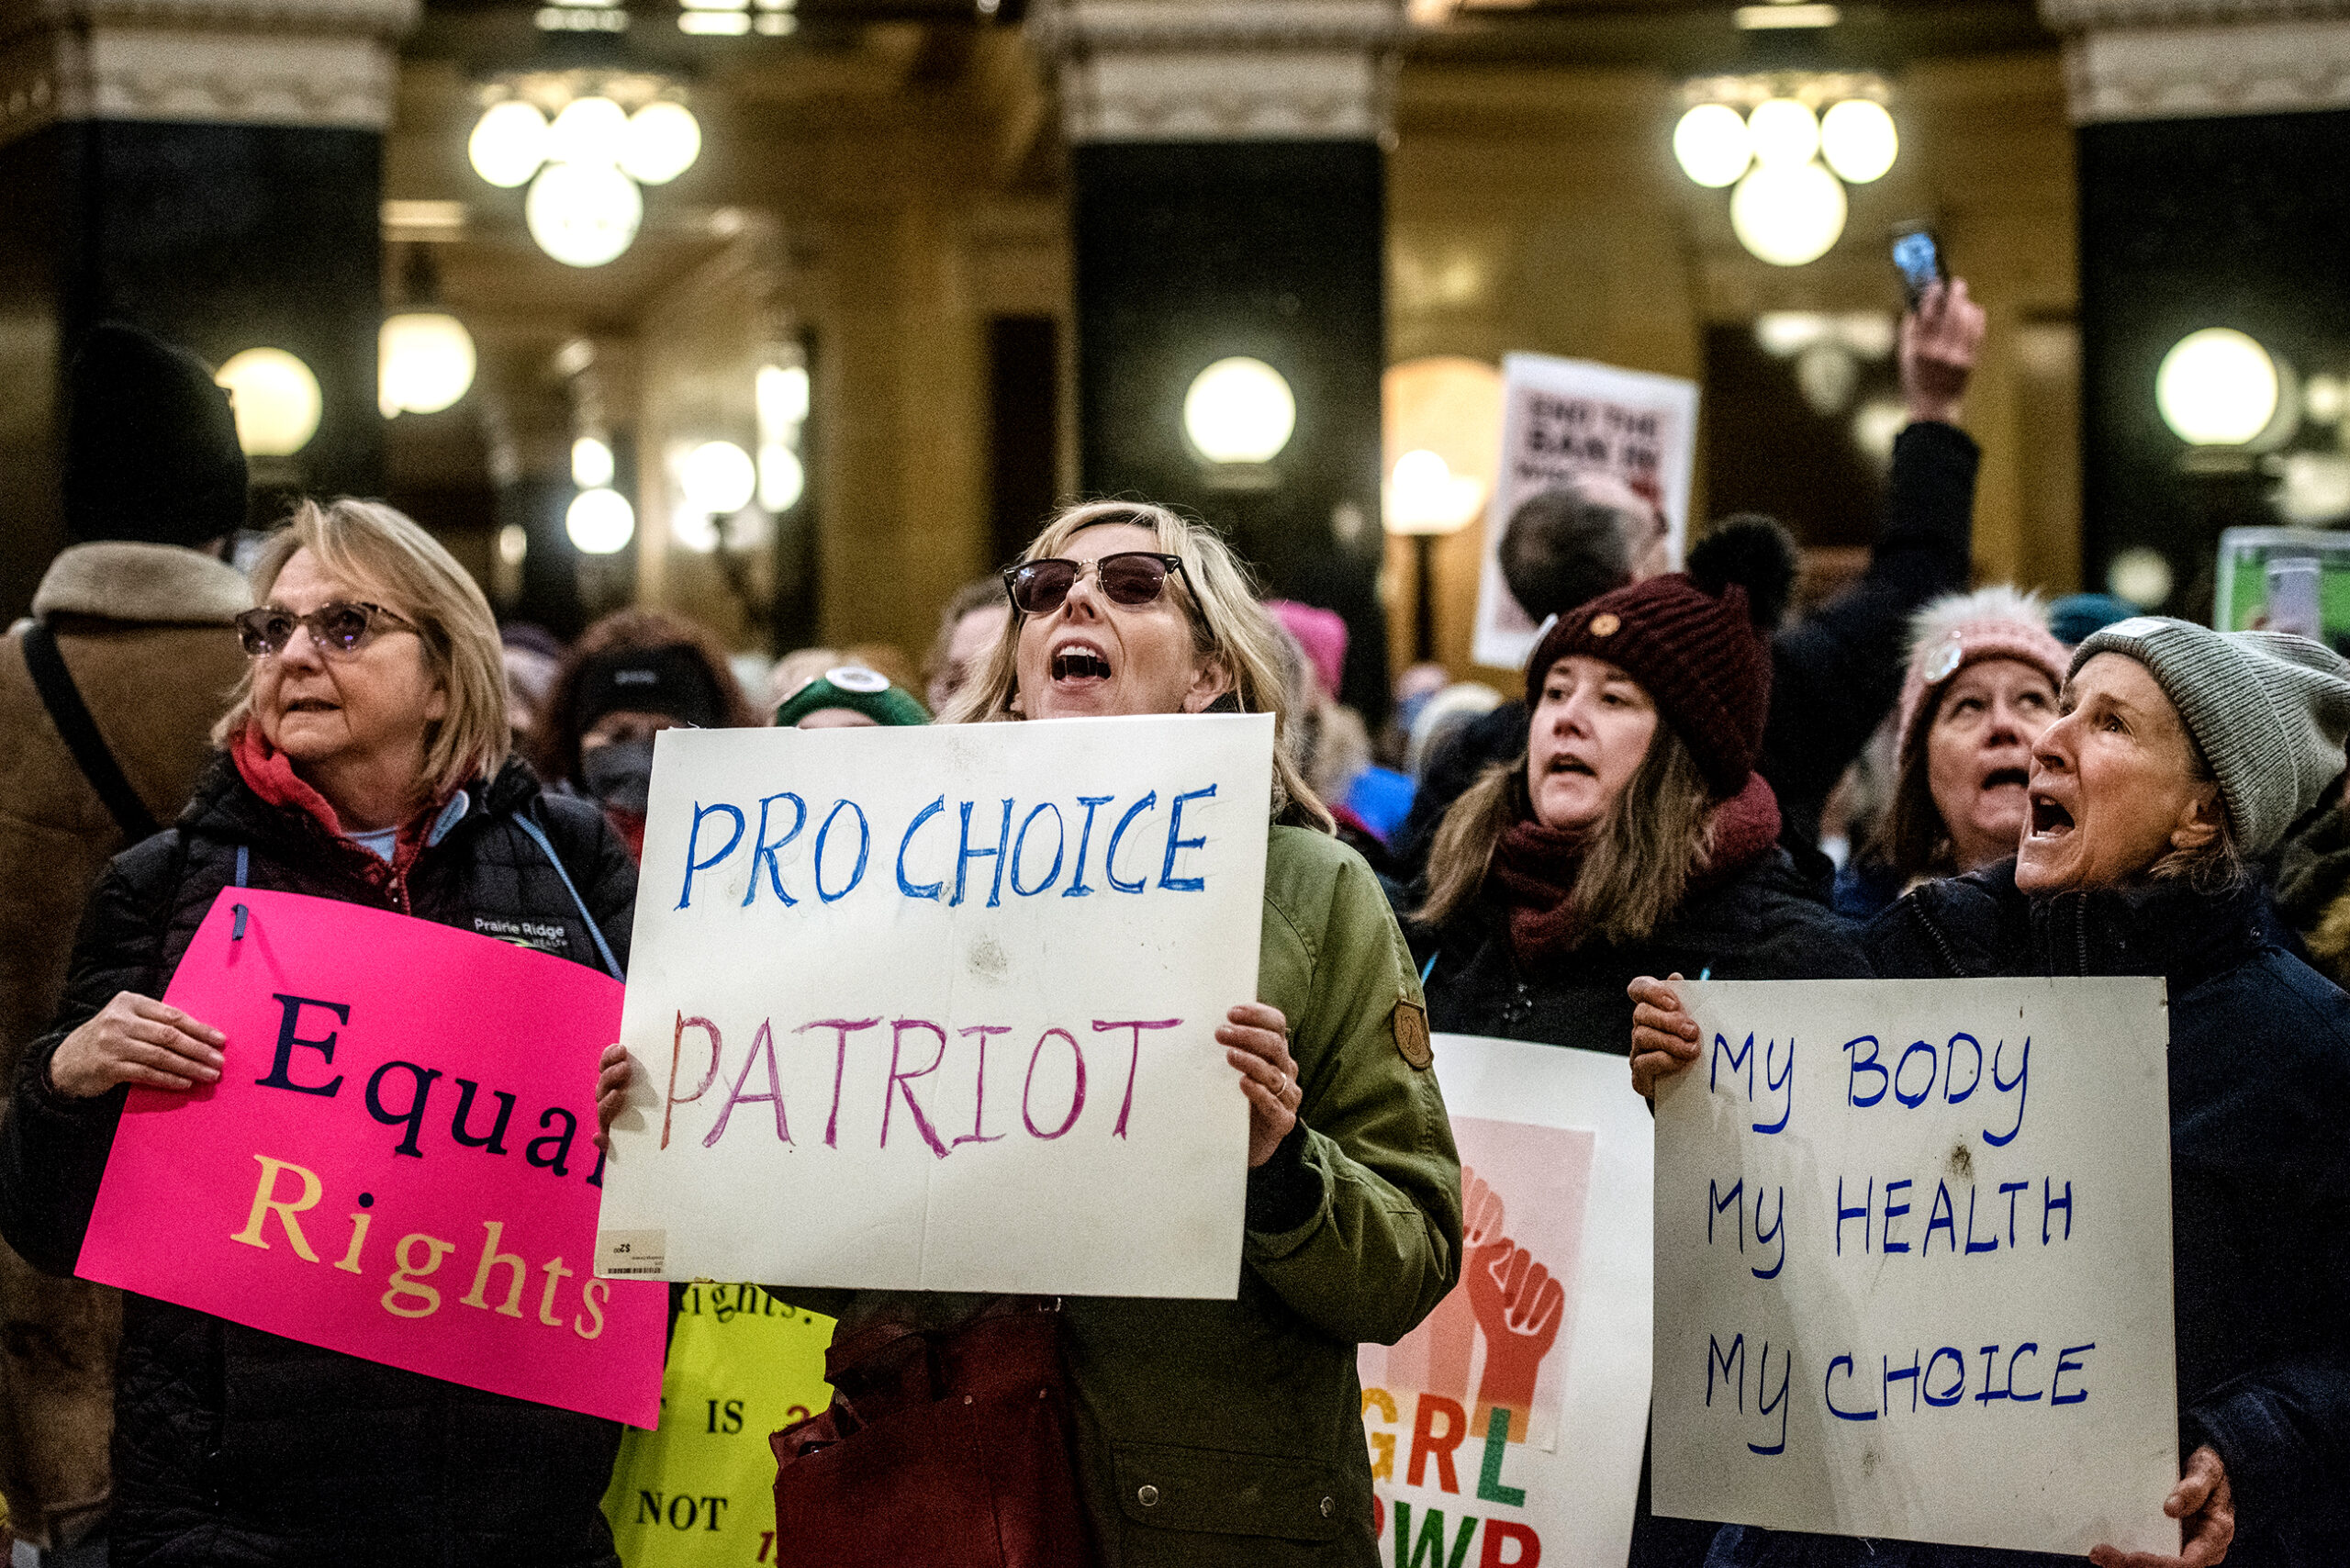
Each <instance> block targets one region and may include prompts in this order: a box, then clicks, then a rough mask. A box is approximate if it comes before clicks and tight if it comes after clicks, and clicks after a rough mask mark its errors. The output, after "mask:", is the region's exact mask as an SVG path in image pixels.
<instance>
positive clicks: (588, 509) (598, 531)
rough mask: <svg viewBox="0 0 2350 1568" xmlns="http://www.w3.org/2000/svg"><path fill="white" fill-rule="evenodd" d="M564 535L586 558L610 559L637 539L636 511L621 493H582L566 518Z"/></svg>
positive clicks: (567, 512)
mask: <svg viewBox="0 0 2350 1568" xmlns="http://www.w3.org/2000/svg"><path fill="white" fill-rule="evenodd" d="M563 531H564V532H565V533H567V534H569V535H571V543H573V544H574V545H575V546H576V547H577V548H578V551H579V553H580V554H583V555H610V554H614V553H615V552H618V551H620V550H623V549H626V548H627V547H628V542H629V541H630V540H632V539H633V538H635V537H636V509H635V508H634V507H632V506H631V505H629V504H628V498H627V497H626V496H623V495H621V493H620V492H619V491H618V490H607V489H601V488H599V489H592V490H582V491H580V492H579V493H578V494H577V495H576V496H574V497H572V498H571V506H570V507H569V509H568V510H565V512H564V514H563Z"/></svg>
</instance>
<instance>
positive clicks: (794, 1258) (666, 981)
mask: <svg viewBox="0 0 2350 1568" xmlns="http://www.w3.org/2000/svg"><path fill="white" fill-rule="evenodd" d="M1272 735H1273V722H1272V719H1271V718H1270V715H1264V714H1253V715H1239V714H1235V715H1228V716H1226V715H1216V716H1210V715H1192V716H1178V717H1172V718H1135V719H1082V720H1067V721H1059V722H1028V723H995V724H965V725H957V726H953V727H948V728H937V729H856V730H726V731H707V732H704V731H686V730H668V731H664V732H663V733H662V735H661V737H660V740H659V741H658V743H657V744H656V749H655V767H654V779H653V794H652V801H651V807H650V811H649V813H648V816H647V820H646V824H645V834H644V868H643V883H642V891H641V892H640V893H639V895H638V899H637V906H636V934H635V938H634V944H633V947H632V960H631V961H632V965H633V969H632V974H631V977H630V981H629V988H628V1011H627V1015H626V1018H625V1020H624V1022H623V1024H622V1025H621V1036H620V1037H621V1041H622V1042H623V1043H624V1044H625V1045H626V1046H627V1047H628V1048H629V1053H630V1057H631V1058H632V1061H633V1062H634V1064H635V1077H634V1081H633V1086H632V1090H631V1092H630V1100H629V1104H628V1108H627V1109H626V1110H624V1111H623V1112H622V1113H621V1116H620V1118H619V1120H618V1121H616V1122H615V1123H614V1125H613V1128H612V1158H611V1162H610V1170H609V1172H608V1175H607V1180H606V1185H605V1189H604V1194H603V1214H602V1219H601V1227H602V1228H601V1232H600V1235H599V1245H598V1253H597V1269H598V1271H599V1272H601V1273H604V1274H606V1275H611V1276H627V1275H641V1276H647V1277H661V1278H668V1279H680V1280H684V1279H695V1278H708V1279H723V1280H759V1281H763V1282H769V1283H773V1284H778V1285H785V1286H789V1285H802V1286H811V1285H829V1286H848V1287H867V1288H878V1289H894V1290H967V1291H1034V1292H1042V1293H1047V1294H1092V1295H1158V1296H1192V1297H1221V1298H1227V1299H1228V1298H1230V1297H1231V1296H1232V1295H1233V1294H1235V1293H1236V1292H1237V1289H1238V1286H1239V1276H1240V1242H1241V1230H1242V1216H1243V1211H1244V1200H1245V1196H1246V1185H1247V1163H1248V1161H1247V1143H1248V1102H1247V1100H1246V1099H1245V1098H1244V1097H1243V1096H1242V1095H1241V1093H1240V1092H1239V1088H1238V1086H1237V1082H1236V1079H1235V1074H1234V1072H1233V1070H1232V1068H1231V1067H1230V1065H1229V1064H1228V1063H1227V1062H1226V1061H1225V1055H1224V1049H1223V1047H1220V1046H1218V1045H1217V1044H1216V1043H1215V1030H1216V1027H1217V1025H1220V1024H1221V1023H1222V1022H1223V1021H1224V1017H1225V1013H1226V1011H1227V1010H1228V1009H1230V1008H1231V1007H1232V1006H1233V1005H1235V1004H1236V1003H1237V1002H1246V1001H1250V1000H1253V999H1254V998H1255V996H1256V994H1257V990H1256V986H1257V949H1258V941H1259V928H1260V923H1261V920H1262V903H1263V894H1264V866H1265V843H1266V815H1267V809H1268V798H1269V797H1268V791H1269V790H1270V778H1271V769H1272Z"/></svg>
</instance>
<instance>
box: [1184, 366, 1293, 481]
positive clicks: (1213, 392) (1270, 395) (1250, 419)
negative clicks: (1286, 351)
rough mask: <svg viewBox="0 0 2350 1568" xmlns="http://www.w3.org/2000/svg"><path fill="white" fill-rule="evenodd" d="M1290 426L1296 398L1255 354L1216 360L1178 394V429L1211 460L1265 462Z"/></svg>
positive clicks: (1278, 447) (1285, 438)
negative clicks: (1180, 421) (1180, 418)
mask: <svg viewBox="0 0 2350 1568" xmlns="http://www.w3.org/2000/svg"><path fill="white" fill-rule="evenodd" d="M1296 429H1297V398H1296V397H1295V395H1293V394H1292V392H1291V391H1290V388H1289V383H1288V382H1287V381H1286V380H1284V379H1283V378H1282V376H1281V372H1280V371H1278V370H1275V369H1274V368H1273V367H1272V366H1271V365H1270V364H1266V363H1265V362H1264V361H1263V360H1261V359H1251V358H1249V357H1248V356H1247V355H1245V354H1236V355H1234V356H1233V357H1231V358H1229V359H1220V360H1217V361H1216V362H1215V363H1214V364H1211V365H1209V366H1208V367H1207V368H1206V369H1205V370H1203V371H1201V372H1200V373H1199V375H1196V376H1194V377H1192V386H1191V389H1190V390H1189V391H1187V392H1186V393H1184V394H1183V432H1184V433H1185V434H1186V435H1188V436H1190V437H1191V438H1192V446H1193V447H1195V448H1197V449H1198V451H1199V454H1200V455H1201V456H1202V457H1204V458H1206V459H1207V460H1208V461H1209V462H1211V463H1270V462H1271V461H1272V460H1273V459H1274V458H1275V457H1278V456H1280V455H1281V449H1282V448H1283V447H1285V446H1287V445H1288V444H1289V438H1290V436H1291V435H1292V433H1293V432H1294V431H1296Z"/></svg>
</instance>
